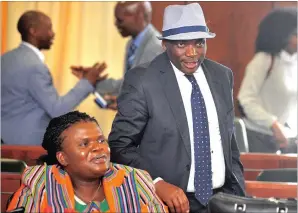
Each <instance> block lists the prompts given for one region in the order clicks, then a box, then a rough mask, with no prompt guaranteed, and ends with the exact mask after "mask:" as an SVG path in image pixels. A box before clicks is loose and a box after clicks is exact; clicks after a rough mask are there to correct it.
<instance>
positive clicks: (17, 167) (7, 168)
mask: <svg viewBox="0 0 298 213" xmlns="http://www.w3.org/2000/svg"><path fill="white" fill-rule="evenodd" d="M26 167H27V164H26V163H25V162H24V161H22V160H15V159H9V158H1V172H15V173H22V172H23V171H24V170H25V169H26Z"/></svg>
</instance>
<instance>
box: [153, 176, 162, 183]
mask: <svg viewBox="0 0 298 213" xmlns="http://www.w3.org/2000/svg"><path fill="white" fill-rule="evenodd" d="M161 180H163V179H162V178H160V177H158V178H155V179H154V180H153V183H154V184H156V183H157V182H158V181H161Z"/></svg>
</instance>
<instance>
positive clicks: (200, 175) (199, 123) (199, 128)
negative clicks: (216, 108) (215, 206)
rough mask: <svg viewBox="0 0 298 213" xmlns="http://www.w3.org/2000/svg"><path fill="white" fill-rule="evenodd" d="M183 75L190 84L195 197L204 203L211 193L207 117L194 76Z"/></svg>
mask: <svg viewBox="0 0 298 213" xmlns="http://www.w3.org/2000/svg"><path fill="white" fill-rule="evenodd" d="M185 76H186V78H187V79H188V80H189V81H190V82H191V84H192V93H191V108H192V119H193V137H194V159H195V197H196V198H197V199H198V201H200V203H201V204H203V205H206V204H207V203H208V200H209V198H210V197H211V196H212V194H213V193H212V171H211V154H210V137H209V125H208V117H207V111H206V105H205V101H204V98H203V95H202V93H201V90H200V87H199V85H198V83H197V81H196V79H195V77H194V76H193V75H185Z"/></svg>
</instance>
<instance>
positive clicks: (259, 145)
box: [246, 128, 297, 153]
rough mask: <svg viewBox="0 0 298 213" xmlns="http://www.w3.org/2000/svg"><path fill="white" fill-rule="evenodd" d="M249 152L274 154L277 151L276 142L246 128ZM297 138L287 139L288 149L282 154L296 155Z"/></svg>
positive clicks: (267, 136)
mask: <svg viewBox="0 0 298 213" xmlns="http://www.w3.org/2000/svg"><path fill="white" fill-rule="evenodd" d="M246 132H247V140H248V147H249V152H262V153H276V151H278V150H279V146H278V142H276V140H275V138H274V137H273V136H271V135H266V134H262V133H259V132H256V131H253V130H249V129H247V128H246ZM296 141H297V138H290V139H288V142H289V144H288V147H286V148H284V149H282V150H281V152H282V153H297V143H296Z"/></svg>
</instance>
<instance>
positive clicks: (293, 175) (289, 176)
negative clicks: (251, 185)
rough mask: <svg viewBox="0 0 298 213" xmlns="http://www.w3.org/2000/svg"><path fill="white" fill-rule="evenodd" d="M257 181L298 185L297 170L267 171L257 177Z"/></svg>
mask: <svg viewBox="0 0 298 213" xmlns="http://www.w3.org/2000/svg"><path fill="white" fill-rule="evenodd" d="M257 181H267V182H293V183H297V169H296V168H282V169H265V170H263V171H262V172H261V173H260V174H259V175H258V176H257Z"/></svg>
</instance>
